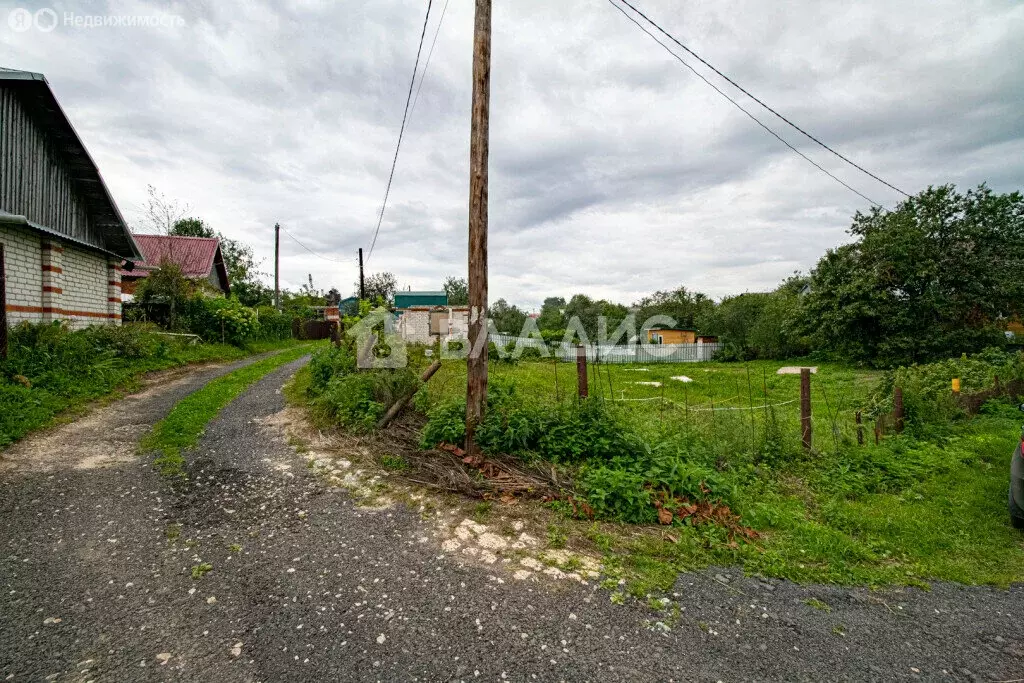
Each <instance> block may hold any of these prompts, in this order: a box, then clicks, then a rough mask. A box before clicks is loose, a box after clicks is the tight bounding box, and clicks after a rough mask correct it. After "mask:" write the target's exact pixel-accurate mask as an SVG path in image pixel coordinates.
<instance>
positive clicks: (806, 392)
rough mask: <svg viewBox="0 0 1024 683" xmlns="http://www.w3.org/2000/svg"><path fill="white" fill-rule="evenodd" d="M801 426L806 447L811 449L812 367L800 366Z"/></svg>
mask: <svg viewBox="0 0 1024 683" xmlns="http://www.w3.org/2000/svg"><path fill="white" fill-rule="evenodd" d="M800 427H801V438H802V440H803V444H804V448H805V449H806V450H811V369H810V368H800Z"/></svg>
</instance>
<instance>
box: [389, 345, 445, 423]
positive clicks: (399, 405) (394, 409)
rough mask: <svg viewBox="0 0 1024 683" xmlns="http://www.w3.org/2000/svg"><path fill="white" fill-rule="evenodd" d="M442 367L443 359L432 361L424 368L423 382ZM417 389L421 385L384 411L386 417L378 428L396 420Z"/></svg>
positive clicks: (421, 377)
mask: <svg viewBox="0 0 1024 683" xmlns="http://www.w3.org/2000/svg"><path fill="white" fill-rule="evenodd" d="M440 368H441V361H439V360H435V361H434V362H433V363H431V364H430V367H429V368H427V369H426V370H424V371H423V374H422V375H421V376H420V382H421V384H426V382H427V380H429V379H430V378H431V377H433V376H434V373H435V372H437V371H438V370H439V369H440ZM417 391H419V387H418V386H417V387H416V388H415V389H413V390H412V391H410V392H408V393H407V394H406V395H405V396H403V397H402V398H400V399H398V400H397V401H395V405H393V406H391V407H390V408H388V412H386V413H384V417H382V418H381V419H379V420H378V421H377V429H382V428H384V427H387V426H388V424H389V423H390V422H391V421H392V420H394V419H395V417H397V416H398V414H399V413H400V412H402V409H403V408H405V406H406V404H408V403H409V400H410V399H411V398H412V397H413V396H414V395H415V394H416V392H417Z"/></svg>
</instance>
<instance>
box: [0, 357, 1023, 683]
mask: <svg viewBox="0 0 1024 683" xmlns="http://www.w3.org/2000/svg"><path fill="white" fill-rule="evenodd" d="M302 362H303V361H298V362H296V363H294V364H292V365H290V366H286V367H283V368H281V369H279V370H277V371H275V372H273V373H271V374H270V375H268V376H267V377H266V378H264V379H263V380H262V381H261V382H259V383H258V384H256V385H255V386H254V387H253V388H252V389H251V390H250V391H248V392H247V393H245V394H244V395H243V396H242V397H240V398H239V399H238V400H236V401H235V402H234V403H232V404H231V405H230V406H228V407H227V408H226V409H225V410H224V411H223V412H222V413H221V415H220V416H219V417H218V418H217V419H216V420H215V421H214V422H212V423H211V424H210V426H209V428H208V430H207V432H206V434H205V435H204V437H203V439H202V441H201V443H200V445H199V447H198V448H196V449H195V451H194V452H191V453H189V454H188V461H189V466H188V468H189V474H190V477H189V480H188V482H187V483H186V484H183V485H177V486H172V485H170V484H169V483H168V482H167V481H165V480H163V479H161V478H160V477H159V476H158V475H157V474H156V473H155V472H154V471H153V470H152V468H151V466H150V464H149V462H148V460H147V459H146V458H143V457H139V456H136V455H134V453H133V451H132V449H131V448H129V447H128V446H129V445H130V444H131V443H134V442H135V441H137V439H138V437H139V436H141V435H142V434H143V433H145V431H146V430H147V429H148V426H149V425H151V424H152V423H153V422H155V421H156V420H158V419H159V418H160V417H162V416H163V415H164V414H166V413H167V411H168V410H170V408H171V407H172V406H173V404H174V403H175V402H176V401H177V400H179V399H180V398H181V397H182V396H184V395H186V394H187V393H188V392H190V391H193V390H195V389H196V388H198V387H200V386H202V384H203V383H204V382H206V381H208V380H209V379H210V378H212V377H213V376H215V375H217V374H222V373H223V372H226V371H227V369H229V368H220V369H214V370H204V371H200V372H198V373H196V374H195V375H193V376H190V377H188V378H186V379H184V380H179V381H177V382H170V383H167V384H166V385H161V386H158V387H155V388H154V389H152V390H150V391H148V392H145V393H144V394H142V395H140V396H136V397H129V398H128V399H125V400H124V401H122V402H119V403H117V404H113V405H111V406H108V407H107V408H104V409H101V410H100V411H97V413H96V414H95V415H93V416H90V417H89V418H87V419H86V420H83V421H80V422H79V423H76V424H72V425H66V426H65V427H61V428H60V429H58V430H56V431H54V432H51V433H49V434H47V435H42V436H37V437H33V438H30V439H28V440H27V441H26V442H23V443H22V444H20V445H18V446H16V447H15V448H14V449H12V450H11V451H9V452H8V453H5V454H4V460H3V461H2V462H0V487H2V488H0V520H2V522H0V554H2V557H0V585H2V593H0V678H2V679H5V680H14V681H38V680H59V681H89V680H95V681H149V680H154V681H156V680H195V681H211V680H215V681H224V682H226V681H449V680H464V681H475V680H490V681H503V680H513V681H748V680H751V681H752V680H758V681H783V680H784V681H803V680H806V681H826V680H844V681H848V680H941V681H959V680H982V681H1011V680H1016V679H1024V629H1022V623H1024V591H1022V589H1021V588H1020V587H1014V588H1012V589H1011V590H1009V591H1002V590H997V589H989V588H978V587H963V586H958V585H949V584H936V585H934V586H933V589H932V590H931V591H927V592H925V591H920V590H916V589H907V590H886V591H870V590H867V589H859V588H858V589H852V590H851V589H849V588H836V587H828V586H797V585H794V584H791V583H789V582H784V581H762V580H759V579H755V578H744V577H742V575H741V574H740V573H739V572H737V571H736V570H726V569H717V570H711V571H706V572H700V573H695V574H686V575H683V576H681V577H680V579H679V581H678V582H677V585H676V588H675V593H676V594H677V596H678V597H677V600H678V602H679V604H680V606H681V608H682V612H681V617H680V619H679V620H678V622H677V623H673V624H672V625H671V628H670V629H669V630H667V631H666V630H664V629H663V628H661V627H660V626H657V625H656V624H655V622H656V621H657V620H658V619H660V618H661V617H659V616H658V615H657V614H655V613H654V612H652V611H651V610H650V609H649V608H648V607H646V606H645V605H641V604H639V603H632V602H631V603H628V604H626V605H615V604H612V603H611V602H610V601H609V594H608V592H607V591H605V590H603V589H600V588H597V587H596V586H594V585H581V584H578V583H576V582H572V581H560V582H558V581H551V580H545V579H543V578H542V579H541V580H539V581H532V580H531V581H516V580H513V579H512V578H511V576H509V575H508V572H507V571H506V570H505V569H502V568H501V567H490V568H487V567H481V566H478V565H477V564H473V563H464V562H463V561H461V559H460V557H459V555H458V554H452V553H445V552H443V551H442V550H441V547H440V542H439V540H438V537H437V535H436V527H434V526H432V525H431V524H430V523H429V522H427V521H424V520H423V519H421V517H420V515H419V514H418V513H417V512H415V511H412V510H409V509H407V508H406V507H404V506H401V505H399V506H395V507H392V508H388V509H381V510H371V509H365V508H360V507H358V506H357V505H355V504H354V502H353V500H352V499H351V497H350V496H349V494H347V493H346V492H344V491H343V490H340V489H335V488H330V487H327V486H325V485H324V484H323V483H322V481H321V480H320V479H319V478H318V477H317V476H316V475H315V474H313V473H312V472H311V471H310V470H309V469H307V468H306V467H305V460H304V459H303V458H302V457H300V456H299V455H298V454H296V453H295V451H294V449H293V448H292V447H291V446H290V445H289V444H288V442H287V440H286V439H285V437H284V436H283V434H281V433H280V432H279V431H276V430H275V429H273V428H271V427H268V426H267V425H265V424H262V420H263V418H265V417H267V416H269V415H272V414H274V413H276V412H278V411H280V410H281V409H282V407H283V405H284V401H283V397H282V396H281V393H280V387H281V385H282V384H283V382H284V381H285V380H286V379H287V378H288V377H289V376H290V374H291V373H293V372H294V371H295V370H296V369H297V368H298V367H299V366H300V365H301V363H302ZM104 452H106V453H108V454H109V457H101V456H98V455H97V454H98V453H100V454H101V455H102V453H104ZM812 597H813V598H816V599H818V600H821V601H822V602H824V603H827V604H828V605H829V606H830V607H831V611H824V610H821V609H815V608H813V607H811V606H809V605H807V604H806V602H805V601H806V600H808V599H809V598H812Z"/></svg>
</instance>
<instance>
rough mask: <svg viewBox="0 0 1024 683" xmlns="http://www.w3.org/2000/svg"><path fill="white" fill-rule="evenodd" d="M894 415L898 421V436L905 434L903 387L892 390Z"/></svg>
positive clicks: (896, 426) (896, 427)
mask: <svg viewBox="0 0 1024 683" xmlns="http://www.w3.org/2000/svg"><path fill="white" fill-rule="evenodd" d="M892 413H893V418H894V419H895V421H896V425H895V429H896V433H897V434H902V433H903V417H904V412H903V387H893V390H892Z"/></svg>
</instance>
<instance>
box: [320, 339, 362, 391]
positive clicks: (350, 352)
mask: <svg viewBox="0 0 1024 683" xmlns="http://www.w3.org/2000/svg"><path fill="white" fill-rule="evenodd" d="M355 370H356V355H355V350H354V349H353V348H352V346H351V345H349V344H342V345H341V346H334V345H333V344H332V345H330V346H326V347H323V348H321V349H319V350H318V351H316V353H314V354H313V357H312V358H310V360H309V373H310V389H311V392H312V393H314V394H320V393H323V391H324V389H326V388H327V385H328V384H329V383H330V381H331V379H332V378H333V377H336V376H341V375H347V374H349V373H352V372H355Z"/></svg>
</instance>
